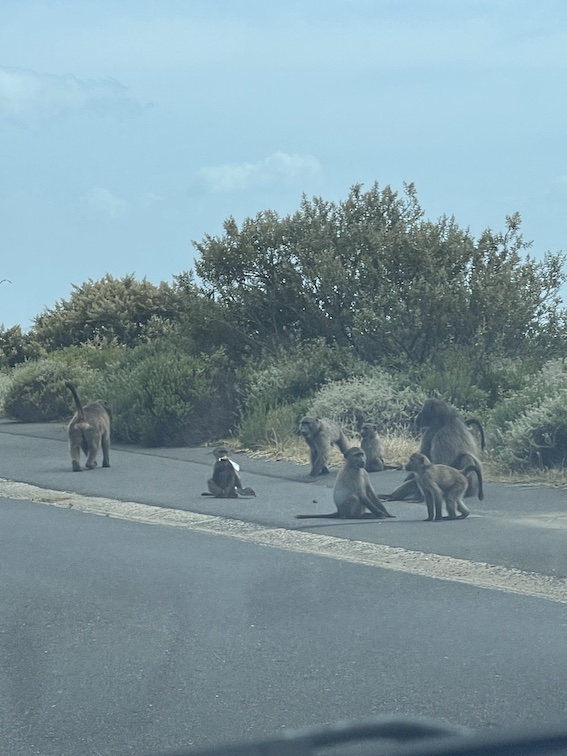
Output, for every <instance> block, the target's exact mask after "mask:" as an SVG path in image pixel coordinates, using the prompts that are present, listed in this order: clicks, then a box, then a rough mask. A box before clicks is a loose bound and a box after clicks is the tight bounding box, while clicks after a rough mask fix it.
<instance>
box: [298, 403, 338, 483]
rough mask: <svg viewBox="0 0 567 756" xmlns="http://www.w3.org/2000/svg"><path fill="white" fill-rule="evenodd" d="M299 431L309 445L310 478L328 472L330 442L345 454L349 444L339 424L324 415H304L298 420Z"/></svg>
mask: <svg viewBox="0 0 567 756" xmlns="http://www.w3.org/2000/svg"><path fill="white" fill-rule="evenodd" d="M299 432H300V433H301V435H302V436H303V438H304V439H305V441H306V442H307V445H308V446H309V453H310V457H311V472H310V473H309V477H310V478H316V477H317V476H318V475H325V474H327V473H328V472H329V467H328V465H329V455H330V453H331V444H335V446H338V447H339V449H340V450H341V452H342V453H343V454H346V451H347V449H348V448H349V447H350V444H349V442H348V440H347V437H346V436H345V434H344V433H343V431H342V430H341V429H340V428H339V426H338V425H337V424H336V423H335V422H334V421H333V420H329V419H328V418H326V417H309V416H308V415H305V417H302V418H301V420H300V421H299Z"/></svg>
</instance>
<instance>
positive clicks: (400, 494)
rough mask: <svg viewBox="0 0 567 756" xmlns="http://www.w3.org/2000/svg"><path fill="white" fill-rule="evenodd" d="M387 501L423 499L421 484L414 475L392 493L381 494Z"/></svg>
mask: <svg viewBox="0 0 567 756" xmlns="http://www.w3.org/2000/svg"><path fill="white" fill-rule="evenodd" d="M380 495H381V496H383V498H384V499H386V500H387V501H404V500H409V501H423V495H422V493H421V491H420V490H419V486H418V485H417V483H416V482H415V480H414V477H413V475H412V476H411V477H408V479H407V480H406V481H405V482H404V483H402V485H401V486H398V487H397V488H396V490H395V491H393V492H392V493H391V494H380Z"/></svg>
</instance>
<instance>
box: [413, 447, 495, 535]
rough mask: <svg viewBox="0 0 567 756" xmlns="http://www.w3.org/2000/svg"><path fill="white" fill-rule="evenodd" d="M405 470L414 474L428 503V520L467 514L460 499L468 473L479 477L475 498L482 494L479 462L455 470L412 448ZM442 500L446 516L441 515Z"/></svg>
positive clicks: (482, 496) (459, 517)
mask: <svg viewBox="0 0 567 756" xmlns="http://www.w3.org/2000/svg"><path fill="white" fill-rule="evenodd" d="M406 470H409V471H410V472H412V473H413V474H414V476H415V482H416V483H417V485H418V486H419V488H420V490H421V493H422V494H423V496H424V498H425V503H426V504H427V520H428V521H431V520H443V519H448V520H456V519H460V520H463V519H464V518H465V517H468V516H469V515H470V510H469V508H468V507H467V506H466V504H465V503H464V501H463V496H464V494H465V491H466V490H467V486H468V484H469V481H468V479H467V474H471V475H475V476H476V478H477V480H478V498H479V499H483V498H484V491H483V488H482V471H481V469H480V467H479V466H478V465H475V464H471V465H467V466H466V467H465V468H464V469H462V470H456V469H455V468H454V467H450V466H449V465H436V464H433V463H432V462H430V461H429V459H428V458H427V457H426V456H425V454H420V453H419V452H415V453H414V454H412V455H411V457H410V459H409V462H408V463H407V465H406ZM443 502H444V503H445V506H446V507H447V517H446V518H444V517H443ZM457 510H458V511H459V512H460V514H459V516H458V518H457Z"/></svg>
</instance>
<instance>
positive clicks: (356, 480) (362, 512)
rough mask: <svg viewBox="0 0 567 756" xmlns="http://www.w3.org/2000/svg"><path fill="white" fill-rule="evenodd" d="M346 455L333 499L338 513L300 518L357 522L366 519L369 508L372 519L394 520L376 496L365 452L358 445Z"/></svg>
mask: <svg viewBox="0 0 567 756" xmlns="http://www.w3.org/2000/svg"><path fill="white" fill-rule="evenodd" d="M344 456H345V464H344V465H343V467H342V468H341V469H340V470H339V473H338V474H337V479H336V481H335V487H334V489H333V500H334V502H335V506H336V507H337V511H336V512H333V513H332V514H322V515H297V519H299V520H305V519H311V518H317V519H319V518H329V519H353V520H355V519H360V518H363V517H366V516H367V514H366V510H367V509H369V510H370V512H371V515H370V516H373V517H378V518H379V519H384V518H386V517H394V515H391V514H390V513H389V512H388V510H387V509H386V507H385V506H384V505H383V504H382V502H381V501H380V499H379V498H378V497H377V496H376V494H375V493H374V489H373V488H372V484H371V483H370V478H369V477H368V473H367V472H366V470H365V469H364V465H365V463H366V457H365V454H364V452H363V451H362V449H360V448H359V447H358V446H352V447H351V448H350V449H347V451H346V452H345V455H344Z"/></svg>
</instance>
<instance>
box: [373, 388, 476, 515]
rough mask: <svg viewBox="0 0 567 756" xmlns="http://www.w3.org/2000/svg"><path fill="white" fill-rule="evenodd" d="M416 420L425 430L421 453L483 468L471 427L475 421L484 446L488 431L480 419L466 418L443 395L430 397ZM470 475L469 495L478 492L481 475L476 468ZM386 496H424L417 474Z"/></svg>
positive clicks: (457, 465)
mask: <svg viewBox="0 0 567 756" xmlns="http://www.w3.org/2000/svg"><path fill="white" fill-rule="evenodd" d="M415 424H416V426H417V427H418V428H420V429H421V430H422V437H421V444H420V447H419V453H420V454H424V455H425V456H426V457H427V458H428V459H430V460H431V462H433V464H438V465H449V466H450V467H455V468H457V469H459V468H461V467H465V466H467V465H476V466H477V467H478V468H480V469H482V466H481V463H480V461H479V450H478V445H477V442H476V438H475V436H474V434H473V432H472V431H471V429H470V428H469V427H468V426H469V424H471V425H476V426H477V427H478V428H479V430H480V434H481V445H482V446H483V447H484V431H483V429H482V425H481V424H480V422H479V421H478V420H476V419H471V420H468V421H467V422H465V421H464V420H462V418H460V417H459V415H458V414H457V411H456V410H455V409H453V407H450V406H449V405H448V404H447V403H446V402H444V401H442V400H441V399H427V401H426V402H425V404H424V405H423V407H422V408H421V410H420V411H419V412H418V414H417V416H416V418H415ZM467 478H468V486H467V490H466V493H465V496H466V497H469V496H476V495H477V494H478V478H477V476H476V475H475V474H474V472H469V473H468V474H467ZM384 498H387V499H388V501H400V500H402V499H416V498H417V499H418V500H421V497H420V491H419V489H418V487H417V485H416V483H415V481H414V480H413V476H408V478H407V479H406V481H405V482H404V483H402V485H401V486H399V487H398V488H396V490H395V491H394V492H393V493H391V494H388V495H386V496H385V497H384Z"/></svg>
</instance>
